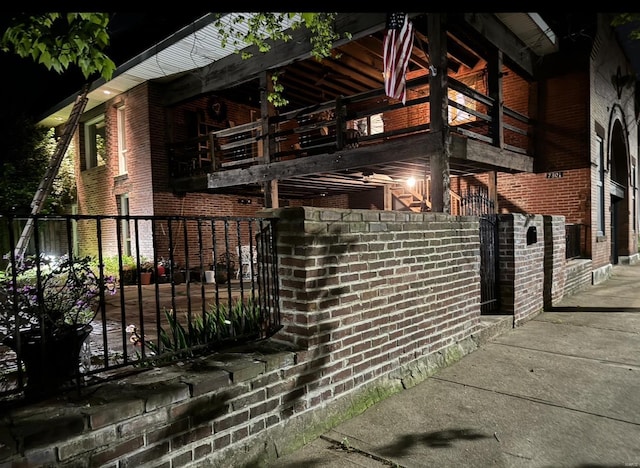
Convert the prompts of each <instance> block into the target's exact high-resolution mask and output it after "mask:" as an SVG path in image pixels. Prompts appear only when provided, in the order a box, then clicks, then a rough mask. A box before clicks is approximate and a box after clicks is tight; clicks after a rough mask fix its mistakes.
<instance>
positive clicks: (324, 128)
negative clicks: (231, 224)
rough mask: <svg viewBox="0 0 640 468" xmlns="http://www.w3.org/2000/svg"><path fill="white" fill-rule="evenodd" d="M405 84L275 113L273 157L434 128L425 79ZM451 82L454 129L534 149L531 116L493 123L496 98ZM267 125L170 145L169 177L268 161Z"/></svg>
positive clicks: (508, 116) (507, 113) (509, 114)
mask: <svg viewBox="0 0 640 468" xmlns="http://www.w3.org/2000/svg"><path fill="white" fill-rule="evenodd" d="M407 87H408V96H409V98H408V99H407V101H406V103H405V104H402V103H400V102H395V101H394V102H391V103H390V102H389V101H388V100H387V99H385V96H384V90H383V89H377V90H373V91H368V92H365V93H361V94H357V95H354V96H348V97H344V98H341V99H337V100H335V101H328V102H324V103H319V104H318V105H314V106H310V107H307V108H303V109H297V110H295V111H291V112H286V113H283V114H280V115H278V116H274V117H270V118H269V124H268V126H267V128H268V130H267V132H268V141H269V143H270V146H269V161H282V160H287V159H292V158H299V157H305V156H310V155H314V154H320V153H332V152H335V151H339V150H342V149H344V148H349V147H350V146H356V145H357V146H363V145H368V144H379V143H384V142H386V141H389V140H392V139H394V138H399V137H402V136H407V135H412V134H415V133H419V132H427V131H429V126H430V124H429V105H430V96H429V94H428V78H425V77H422V78H416V79H414V80H410V81H408V82H407ZM449 88H450V90H451V91H452V92H453V93H456V94H455V96H456V99H451V98H450V99H449V125H450V127H451V129H452V131H455V132H458V133H462V134H464V135H465V136H467V137H469V138H473V139H477V140H480V141H484V142H486V143H487V144H490V145H494V146H502V147H504V148H505V149H508V150H510V151H513V152H516V153H520V154H529V152H530V151H529V150H530V148H531V147H532V145H531V143H530V127H531V120H530V119H529V118H528V117H527V116H526V115H524V114H522V113H520V112H517V111H516V110H513V109H510V108H508V107H506V106H503V107H502V108H501V111H502V120H501V123H502V128H501V129H496V128H495V126H496V116H495V107H494V104H495V103H494V100H493V99H492V98H490V97H489V96H487V95H485V94H483V93H482V92H480V91H478V90H476V89H473V88H471V87H469V86H467V85H465V84H464V83H462V82H460V81H457V80H455V79H453V78H451V77H450V78H449ZM382 115H383V116H384V119H383V120H384V124H383V128H374V127H373V126H372V125H371V122H372V120H373V119H376V118H378V117H380V116H382ZM362 123H365V124H364V125H362ZM262 129H263V125H262V121H261V120H258V121H255V122H251V123H247V124H244V125H238V126H235V127H231V128H226V129H223V130H217V131H213V132H210V133H209V134H207V135H202V136H200V137H198V138H195V139H191V140H188V141H182V142H176V143H173V144H171V145H169V154H170V163H171V174H172V176H173V177H177V178H179V177H188V176H193V175H197V174H203V173H207V172H215V171H224V170H227V169H237V168H242V167H250V166H252V165H255V164H262V163H265V162H267V161H266V159H265V158H264V149H263V138H264V135H263V130H262ZM498 135H502V139H503V140H502V141H498Z"/></svg>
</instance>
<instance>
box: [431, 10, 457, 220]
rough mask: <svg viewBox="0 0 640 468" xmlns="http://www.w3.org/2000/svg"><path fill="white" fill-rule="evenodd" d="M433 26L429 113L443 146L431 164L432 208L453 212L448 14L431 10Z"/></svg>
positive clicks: (433, 209)
mask: <svg viewBox="0 0 640 468" xmlns="http://www.w3.org/2000/svg"><path fill="white" fill-rule="evenodd" d="M427 24H428V29H429V38H428V39H429V55H430V57H431V64H432V66H433V67H434V71H435V73H430V74H429V98H430V103H431V104H430V106H429V116H430V124H429V125H430V128H431V130H432V131H433V132H435V134H436V135H438V136H439V137H440V138H441V141H440V142H439V146H440V148H442V150H441V151H440V152H438V153H436V154H434V156H433V157H432V158H431V159H430V161H429V162H430V167H431V211H434V212H436V213H447V214H448V213H450V212H451V200H450V196H449V184H450V180H449V179H450V172H449V156H450V151H451V149H450V141H451V137H450V131H449V124H448V115H449V112H448V109H449V107H448V106H449V98H448V93H447V90H448V82H447V71H446V70H447V34H446V16H445V15H444V14H439V13H429V16H428V18H427Z"/></svg>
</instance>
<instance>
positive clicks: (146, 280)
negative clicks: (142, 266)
mask: <svg viewBox="0 0 640 468" xmlns="http://www.w3.org/2000/svg"><path fill="white" fill-rule="evenodd" d="M152 276H153V273H151V272H150V271H143V272H142V273H140V284H151V277H152Z"/></svg>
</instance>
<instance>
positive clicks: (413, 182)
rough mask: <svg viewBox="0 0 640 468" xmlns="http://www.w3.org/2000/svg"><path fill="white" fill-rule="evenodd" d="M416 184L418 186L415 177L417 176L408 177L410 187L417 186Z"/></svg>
mask: <svg viewBox="0 0 640 468" xmlns="http://www.w3.org/2000/svg"><path fill="white" fill-rule="evenodd" d="M415 186H416V179H415V177H409V178H408V179H407V187H409V188H413V187H415Z"/></svg>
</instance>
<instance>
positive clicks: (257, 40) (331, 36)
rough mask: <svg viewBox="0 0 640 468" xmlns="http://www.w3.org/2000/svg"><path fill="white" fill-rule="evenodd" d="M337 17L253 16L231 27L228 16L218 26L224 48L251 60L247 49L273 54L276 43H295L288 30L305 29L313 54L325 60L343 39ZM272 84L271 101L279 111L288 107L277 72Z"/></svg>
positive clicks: (240, 17)
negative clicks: (279, 108)
mask: <svg viewBox="0 0 640 468" xmlns="http://www.w3.org/2000/svg"><path fill="white" fill-rule="evenodd" d="M336 16H337V13H252V14H250V15H243V14H241V15H238V16H236V17H235V18H234V19H233V21H232V22H231V23H228V22H226V21H225V19H226V18H225V16H224V15H222V14H219V15H218V17H217V19H216V22H215V23H214V24H215V25H216V27H217V28H218V35H219V37H220V38H221V42H222V46H223V47H227V46H232V47H234V49H235V52H239V53H241V54H242V57H243V58H245V59H247V58H250V57H251V54H250V53H248V52H246V51H242V49H243V48H245V47H246V46H251V45H253V46H256V47H257V49H258V51H260V52H262V53H266V52H268V51H269V50H271V44H272V43H273V42H274V41H279V40H280V41H285V42H286V41H290V40H291V39H292V36H291V34H290V33H289V32H288V30H287V26H289V27H290V28H291V30H296V29H298V28H300V27H305V28H307V29H308V30H309V32H310V39H309V40H310V42H311V45H312V51H311V54H312V55H313V56H314V57H315V58H316V59H317V60H322V59H323V58H326V57H329V56H331V50H332V49H333V43H334V42H335V41H336V40H338V39H340V35H339V34H338V33H337V32H336V30H335V27H334V26H335V19H336ZM345 37H346V38H350V35H349V34H348V33H346V34H345ZM271 80H272V82H273V91H272V92H271V93H269V95H268V96H267V99H268V100H269V102H271V103H272V104H273V105H274V106H276V107H279V106H284V105H287V104H288V101H287V100H286V99H285V98H284V97H283V95H282V93H283V91H284V88H283V86H282V84H281V83H279V82H278V73H277V72H276V73H273V74H272V76H271Z"/></svg>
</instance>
